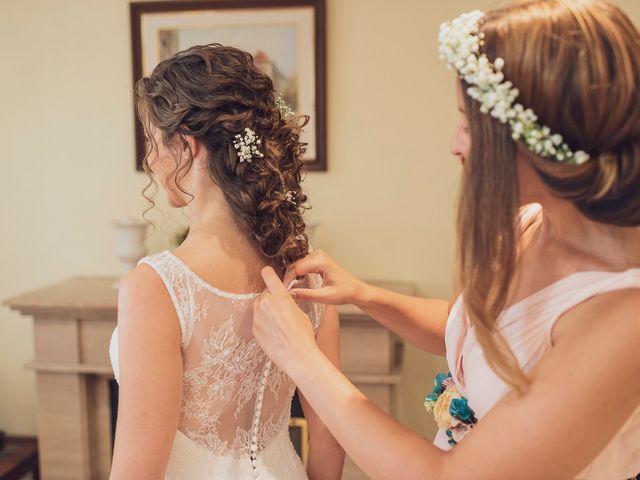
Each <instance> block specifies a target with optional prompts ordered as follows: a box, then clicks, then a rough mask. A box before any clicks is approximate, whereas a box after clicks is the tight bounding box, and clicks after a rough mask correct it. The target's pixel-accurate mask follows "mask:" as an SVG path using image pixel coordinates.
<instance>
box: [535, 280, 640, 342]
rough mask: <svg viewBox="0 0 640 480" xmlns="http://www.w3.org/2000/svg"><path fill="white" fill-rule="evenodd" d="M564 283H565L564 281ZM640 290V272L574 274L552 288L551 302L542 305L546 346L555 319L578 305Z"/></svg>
mask: <svg viewBox="0 0 640 480" xmlns="http://www.w3.org/2000/svg"><path fill="white" fill-rule="evenodd" d="M563 280H564V279H563ZM629 288H637V289H640V268H630V269H628V270H624V271H622V272H598V271H585V272H576V273H574V274H572V275H569V276H568V277H566V281H560V282H558V283H557V284H555V285H552V286H551V290H556V291H555V292H549V293H550V301H549V302H545V303H543V304H542V305H541V306H540V307H541V308H542V311H541V313H542V315H543V317H544V318H547V319H548V320H547V324H546V332H547V339H548V345H549V346H552V343H551V331H552V330H553V327H554V325H555V324H556V322H557V321H558V319H559V318H560V317H561V316H562V315H564V314H565V313H566V312H568V311H569V310H571V309H572V308H574V307H576V306H578V305H580V304H581V303H583V302H585V301H587V300H589V299H591V298H593V297H596V296H598V295H602V294H605V293H609V292H614V291H617V290H626V289H629Z"/></svg>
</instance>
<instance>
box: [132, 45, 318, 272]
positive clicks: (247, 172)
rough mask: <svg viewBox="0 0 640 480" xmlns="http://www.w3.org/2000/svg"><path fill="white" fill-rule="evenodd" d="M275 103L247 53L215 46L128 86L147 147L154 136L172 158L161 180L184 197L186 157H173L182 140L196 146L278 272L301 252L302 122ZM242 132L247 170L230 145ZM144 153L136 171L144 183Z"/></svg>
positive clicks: (185, 54) (304, 248)
mask: <svg viewBox="0 0 640 480" xmlns="http://www.w3.org/2000/svg"><path fill="white" fill-rule="evenodd" d="M278 98H279V97H278V94H277V92H276V91H275V90H274V86H273V82H272V80H271V78H269V76H268V75H266V74H265V73H264V72H262V71H261V70H260V69H259V68H258V67H256V65H255V63H254V61H253V57H252V56H251V55H250V54H249V53H247V52H244V51H242V50H239V49H237V48H233V47H226V46H222V45H220V44H209V45H202V46H194V47H191V48H189V49H187V50H184V51H182V52H179V53H177V54H176V55H174V56H173V57H171V58H169V59H166V60H164V61H162V62H160V63H159V64H158V65H157V66H156V68H155V69H154V70H153V72H152V73H151V75H149V76H148V77H144V78H142V79H140V80H138V82H137V83H136V86H135V101H136V111H137V114H138V117H139V118H140V121H141V122H142V124H143V126H144V130H145V135H146V137H147V139H148V140H149V141H151V142H152V143H153V136H152V135H151V132H152V131H153V130H154V129H156V128H157V129H159V130H160V132H161V138H162V141H163V144H164V145H165V147H167V148H168V149H170V151H172V152H178V153H175V154H174V155H173V156H174V159H175V160H176V165H175V169H174V170H173V171H172V172H171V173H170V174H169V176H168V180H170V179H172V178H174V179H175V184H176V186H177V187H178V188H179V189H180V190H181V191H182V192H183V193H185V194H187V195H191V194H190V193H189V192H186V191H185V190H184V189H182V187H181V186H180V184H179V182H180V180H181V179H182V178H184V176H185V175H186V173H187V172H188V171H189V169H190V168H191V165H192V163H193V157H192V155H189V158H188V161H186V162H185V161H181V160H180V154H179V150H180V149H181V148H183V149H189V145H188V143H187V141H186V140H185V138H184V137H185V136H192V137H194V138H195V139H196V140H198V141H199V142H201V143H202V145H203V146H204V148H205V149H206V151H207V153H208V155H207V157H208V159H207V164H208V170H209V173H210V176H211V178H212V180H213V182H214V183H215V184H216V185H218V186H219V187H220V189H221V190H222V192H223V194H224V197H225V199H226V201H227V202H228V204H229V206H230V207H231V209H232V211H233V213H234V217H235V220H236V221H237V222H238V223H239V225H240V226H241V227H242V228H243V230H244V231H245V232H246V234H247V235H248V236H249V238H251V239H253V240H254V241H255V244H256V245H257V246H258V247H259V249H260V251H261V252H262V254H263V255H264V256H265V258H266V259H267V261H268V262H269V263H270V264H271V265H273V266H274V267H275V268H277V269H278V270H282V269H284V268H286V266H287V265H289V264H291V263H293V262H295V261H296V260H298V259H300V258H302V257H304V256H305V255H306V254H307V253H308V249H309V245H308V239H307V236H306V234H305V222H304V219H303V216H302V214H303V212H304V210H306V209H307V208H308V206H306V204H305V202H306V201H307V197H306V195H305V194H304V193H303V191H302V188H301V186H300V182H301V180H302V175H303V172H304V164H303V161H302V155H303V154H304V152H305V147H306V144H305V143H302V142H301V141H300V133H301V130H302V128H303V127H304V126H305V125H306V124H307V122H308V121H309V117H308V116H306V115H303V116H286V115H285V114H283V113H281V111H280V109H279V108H278ZM245 128H250V129H251V130H253V131H254V132H255V133H256V136H257V137H258V138H259V139H261V145H260V151H261V152H262V153H263V155H264V157H261V158H254V160H253V161H252V162H240V161H239V158H238V152H237V150H236V149H235V148H234V145H233V144H234V139H235V136H236V135H238V134H240V135H244V133H245V132H244V130H245ZM154 147H155V145H154V146H152V148H154ZM150 151H151V150H150V149H149V148H148V149H147V153H146V154H145V158H144V160H143V162H142V165H143V169H144V171H145V172H146V173H147V174H148V175H149V176H150V177H151V171H150V169H149V164H148V157H149V153H150ZM188 151H189V152H190V150H188ZM151 182H153V177H151ZM153 183H155V182H153ZM145 190H146V189H145ZM191 197H192V198H193V196H192V195H191ZM147 199H148V200H149V201H150V202H151V204H152V206H153V205H154V203H153V201H152V200H150V199H149V198H147Z"/></svg>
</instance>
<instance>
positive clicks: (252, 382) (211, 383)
mask: <svg viewBox="0 0 640 480" xmlns="http://www.w3.org/2000/svg"><path fill="white" fill-rule="evenodd" d="M141 261H145V262H146V263H149V264H150V265H152V266H153V267H154V269H156V270H157V271H158V273H159V274H160V276H161V277H162V279H163V281H164V283H165V286H166V287H167V289H168V290H169V293H170V295H171V299H172V301H173V303H174V306H175V308H176V311H177V314H178V317H179V319H180V323H181V328H182V335H183V340H182V350H183V356H184V354H185V352H186V351H189V352H190V353H191V354H193V353H194V352H195V350H194V349H195V348H199V350H200V351H199V358H198V360H197V362H195V363H193V362H192V363H188V362H185V365H184V377H183V404H182V408H181V419H180V427H179V428H180V431H181V432H182V433H184V434H185V435H186V436H187V437H189V438H191V439H192V440H193V441H195V442H196V443H198V444H199V445H201V446H203V447H205V448H207V449H208V450H210V451H212V452H213V453H215V454H218V455H233V456H234V457H239V456H245V455H248V454H249V453H250V449H251V443H252V438H251V436H252V435H251V432H250V429H251V425H250V424H246V425H243V422H242V421H240V420H239V416H240V414H241V412H242V411H243V408H245V407H246V406H247V405H249V404H250V402H254V403H255V401H256V397H257V395H258V390H259V383H260V379H261V376H262V375H263V368H264V365H265V363H266V361H267V360H268V359H267V357H266V355H265V353H264V352H263V351H262V349H261V348H260V346H259V345H258V344H257V342H256V341H255V340H254V339H253V338H252V337H250V333H249V332H244V333H245V335H244V336H243V335H241V334H239V332H237V331H236V328H239V326H238V322H239V320H240V317H239V315H241V314H242V313H245V314H246V309H249V308H252V305H253V301H254V300H255V297H256V295H254V294H230V293H227V292H224V291H221V290H218V289H216V288H215V287H213V286H212V285H210V284H208V283H206V282H204V281H203V280H202V279H201V278H200V277H198V276H197V275H196V274H195V273H194V272H193V271H192V270H190V269H189V267H188V266H187V265H186V264H184V263H183V262H182V261H181V260H180V259H178V258H177V257H175V256H174V255H172V254H171V253H170V252H168V251H164V252H161V253H159V254H157V255H153V256H150V257H145V259H143V260H141ZM309 283H310V285H311V283H312V281H311V280H310V282H309ZM212 294H213V296H211V295H212ZM303 309H305V310H308V311H307V314H308V315H309V317H310V320H311V322H312V324H313V327H314V330H317V328H318V326H319V323H320V318H321V317H322V314H323V312H324V306H323V305H319V304H312V303H310V304H307V305H305V306H304V307H303ZM212 315H213V316H215V315H219V316H221V318H214V317H212ZM211 320H215V321H213V322H211ZM220 320H222V321H220ZM208 321H209V322H210V323H212V326H211V327H209V328H205V329H204V330H203V329H202V326H205V325H206V322H208ZM198 327H200V328H198ZM196 328H197V330H196ZM194 332H197V334H196V333H194ZM192 336H194V338H192ZM202 337H204V338H202ZM196 357H197V355H196ZM190 358H193V357H190ZM265 389H266V390H267V391H268V392H269V394H270V395H271V397H272V398H273V400H274V405H277V411H271V412H263V417H264V418H261V419H260V421H259V423H258V431H257V445H258V449H259V450H263V449H264V448H266V447H267V446H268V445H269V442H270V441H271V439H273V438H275V436H276V435H277V434H278V433H279V432H280V431H281V430H282V429H283V428H286V427H287V424H288V420H289V418H290V408H291V398H292V396H293V393H294V391H295V385H294V384H293V382H291V380H290V379H289V377H288V376H287V375H286V374H285V373H284V372H283V371H282V370H280V369H279V368H277V367H276V366H275V365H274V366H273V367H272V368H271V370H270V372H269V376H268V378H267V382H266V386H265ZM230 407H231V409H230ZM252 408H253V412H254V413H255V404H254V405H252ZM232 418H234V419H236V420H238V421H237V422H235V423H236V425H235V427H233V426H231V425H229V422H230V421H231V419H232ZM245 423H246V422H245ZM222 427H225V428H226V429H227V431H228V428H229V427H232V428H235V432H234V433H232V434H231V437H232V438H228V439H227V440H223V439H222V438H221V437H220V431H221V428H222ZM231 432H233V430H231ZM231 432H228V433H231Z"/></svg>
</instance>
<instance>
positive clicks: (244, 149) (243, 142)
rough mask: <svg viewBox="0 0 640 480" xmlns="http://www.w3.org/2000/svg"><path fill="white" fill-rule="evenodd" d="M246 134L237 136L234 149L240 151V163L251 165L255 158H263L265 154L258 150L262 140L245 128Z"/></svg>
mask: <svg viewBox="0 0 640 480" xmlns="http://www.w3.org/2000/svg"><path fill="white" fill-rule="evenodd" d="M244 132H245V133H244V135H240V134H238V135H236V136H235V139H234V142H233V146H234V148H235V149H236V150H237V151H238V158H239V160H240V163H242V162H247V163H251V161H252V160H253V159H254V158H263V157H264V154H263V153H262V152H261V151H260V150H259V148H258V147H259V146H260V145H261V144H262V140H261V139H260V138H258V137H257V135H256V132H254V131H253V130H251V129H250V128H245V129H244Z"/></svg>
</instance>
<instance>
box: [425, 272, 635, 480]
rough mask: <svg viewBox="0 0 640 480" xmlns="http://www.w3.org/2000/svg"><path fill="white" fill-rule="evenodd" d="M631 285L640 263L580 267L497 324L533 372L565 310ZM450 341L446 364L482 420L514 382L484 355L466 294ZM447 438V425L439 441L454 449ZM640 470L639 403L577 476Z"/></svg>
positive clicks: (612, 479)
mask: <svg viewBox="0 0 640 480" xmlns="http://www.w3.org/2000/svg"><path fill="white" fill-rule="evenodd" d="M628 288H639V289H640V268H632V269H628V270H626V271H623V272H603V271H584V272H577V273H574V274H571V275H569V276H567V277H564V278H562V279H560V280H558V281H557V282H555V283H553V284H551V285H549V286H547V287H546V288H543V289H542V290H539V291H537V292H535V293H533V294H532V295H530V296H529V297H527V298H525V299H523V300H522V301H520V302H518V303H516V304H514V305H512V306H511V307H509V308H507V309H506V310H504V311H503V312H502V314H501V315H500V318H499V319H498V325H499V328H500V329H501V331H502V333H503V335H504V337H505V338H506V340H507V341H508V342H509V345H510V346H511V348H512V350H513V351H514V353H515V355H516V357H517V358H518V361H519V362H520V365H521V366H522V368H523V370H524V371H525V372H530V371H531V370H532V369H533V368H534V367H535V366H536V364H537V363H538V362H539V361H540V359H541V358H542V356H543V355H544V354H545V353H546V352H547V351H549V349H551V348H552V343H551V330H552V328H553V326H554V324H555V323H556V321H557V320H558V318H560V316H562V314H563V313H565V312H567V311H568V310H570V309H571V308H573V307H575V306H576V305H578V304H580V303H581V302H584V301H585V300H587V299H589V298H591V297H594V296H596V295H600V294H603V293H606V292H611V291H615V290H621V289H628ZM445 343H446V351H447V364H448V367H449V370H450V372H451V375H452V377H453V380H454V381H455V384H456V387H457V389H458V390H459V391H460V393H461V394H462V395H464V396H465V397H466V398H467V399H468V401H469V406H470V407H471V408H472V409H473V410H474V411H475V413H476V416H477V417H478V420H479V421H482V418H483V417H484V416H485V415H486V414H487V413H488V412H489V411H490V410H491V409H492V408H493V407H494V405H496V404H497V403H498V402H499V401H500V400H501V399H502V398H503V397H504V396H505V395H506V394H507V393H508V392H509V390H510V387H509V386H508V385H507V384H506V383H504V382H503V381H502V380H501V379H500V378H499V377H498V376H497V375H496V374H495V373H494V372H493V370H492V369H491V368H490V367H489V365H488V364H487V362H486V361H485V359H484V355H483V352H482V347H481V346H480V344H479V343H478V340H477V338H476V335H475V331H474V327H473V326H471V325H470V324H469V322H468V321H467V318H466V315H465V313H464V306H463V300H462V295H460V296H459V297H458V299H457V301H456V302H455V304H454V305H453V307H452V309H451V312H450V313H449V318H448V321H447V326H446V332H445ZM634 381H640V379H635V380H634ZM447 440H448V437H447V436H446V434H445V432H444V430H443V429H440V430H439V431H438V433H437V435H436V438H435V440H434V444H435V445H436V446H437V447H439V448H441V449H442V450H449V449H450V448H451V447H450V446H449V444H448V443H447ZM639 472H640V405H639V406H638V408H636V410H635V411H634V412H633V413H632V414H631V416H630V417H629V418H628V419H627V421H626V423H625V424H624V425H623V426H622V427H621V428H620V430H618V432H617V433H616V435H615V436H614V438H613V439H612V440H611V441H610V442H609V444H608V445H607V446H606V447H605V448H604V450H602V451H601V452H600V454H599V455H598V456H597V457H596V458H595V459H594V460H593V461H592V462H591V463H590V464H589V465H588V466H587V467H586V468H585V469H584V470H583V471H582V472H581V473H580V474H579V475H578V476H576V477H575V478H576V479H599V480H605V479H606V480H623V479H627V478H630V477H635V475H637V474H638V473H639Z"/></svg>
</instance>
